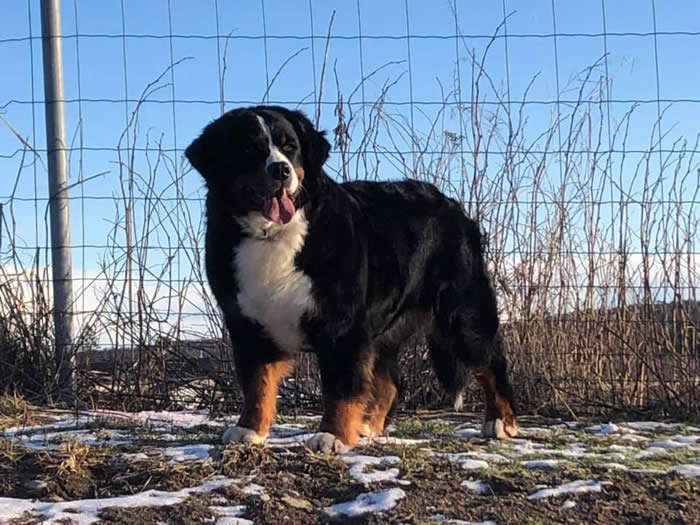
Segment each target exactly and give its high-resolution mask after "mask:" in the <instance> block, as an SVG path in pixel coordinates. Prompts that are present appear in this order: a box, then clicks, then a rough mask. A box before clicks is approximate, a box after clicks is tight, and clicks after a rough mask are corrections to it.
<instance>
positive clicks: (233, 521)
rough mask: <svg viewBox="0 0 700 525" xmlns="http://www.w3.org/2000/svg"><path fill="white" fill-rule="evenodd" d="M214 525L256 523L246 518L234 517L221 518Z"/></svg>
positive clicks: (252, 524) (249, 524)
mask: <svg viewBox="0 0 700 525" xmlns="http://www.w3.org/2000/svg"><path fill="white" fill-rule="evenodd" d="M214 525H254V522H252V521H250V520H247V519H245V518H236V517H234V516H221V517H220V518H218V519H217V520H216V521H215V522H214Z"/></svg>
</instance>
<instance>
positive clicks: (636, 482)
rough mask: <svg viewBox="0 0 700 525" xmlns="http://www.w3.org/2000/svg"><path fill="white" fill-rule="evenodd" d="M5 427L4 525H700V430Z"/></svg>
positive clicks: (155, 416) (301, 421)
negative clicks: (341, 440)
mask: <svg viewBox="0 0 700 525" xmlns="http://www.w3.org/2000/svg"><path fill="white" fill-rule="evenodd" d="M3 421H4V424H3V426H4V427H5V428H4V430H0V523H10V524H15V525H25V524H33V523H79V524H83V523H125V524H160V523H175V524H189V523H212V524H219V525H226V524H233V523H239V524H245V523H251V522H252V523H274V524H276V523H358V524H359V523H407V524H408V523H410V524H426V523H462V524H463V523H498V524H506V523H518V524H522V523H584V522H585V523H616V524H619V523H700V503H698V502H699V501H700V428H698V427H696V426H693V425H690V424H683V423H678V422H662V421H647V422H642V421H637V422H632V421H626V422H624V421H620V422H616V423H602V424H601V423H598V424H594V423H593V422H592V421H578V422H575V423H572V422H563V421H560V420H546V419H542V418H522V419H521V426H522V436H521V437H519V438H517V439H511V440H507V441H502V442H496V441H488V440H484V439H481V438H480V437H479V427H480V420H479V418H478V417H477V416H470V415H463V414H454V413H443V414H436V413H430V414H429V413H423V414H421V415H420V417H418V416H415V415H413V416H403V417H399V418H397V419H396V420H395V421H394V423H393V424H392V425H391V426H390V428H389V432H388V434H389V435H388V437H382V438H376V439H374V440H372V441H371V442H370V441H363V442H362V444H361V445H360V446H359V447H357V448H356V449H354V450H353V451H352V452H350V453H347V454H344V455H341V456H324V455H320V454H315V453H312V452H311V451H309V450H308V449H306V448H305V447H304V441H305V440H306V439H308V438H309V437H310V436H311V435H312V433H313V431H314V429H315V426H316V425H317V424H318V416H303V417H298V418H296V419H292V418H290V417H283V416H279V417H278V423H277V425H275V426H274V428H273V432H272V434H271V437H270V439H269V441H268V443H267V444H266V445H265V446H228V447H226V448H223V447H222V446H221V445H220V436H221V434H222V432H223V430H224V428H225V427H226V425H228V424H229V423H230V422H231V421H235V418H224V419H210V418H208V417H207V416H206V414H202V413H196V412H157V413H156V412H140V413H136V414H127V413H119V412H99V413H98V412H91V413H87V412H82V413H80V414H78V415H77V417H76V415H75V414H67V413H60V412H44V413H32V414H31V415H30V416H29V415H27V414H26V413H25V414H23V415H22V414H19V415H17V416H16V417H15V418H14V419H13V420H10V419H8V418H5V419H4V420H3V419H0V423H2V422H3Z"/></svg>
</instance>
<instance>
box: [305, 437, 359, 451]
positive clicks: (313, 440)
mask: <svg viewBox="0 0 700 525" xmlns="http://www.w3.org/2000/svg"><path fill="white" fill-rule="evenodd" d="M306 446H307V447H308V448H310V449H311V450H313V451H314V452H321V453H323V454H333V453H335V454H343V453H345V452H347V451H348V450H350V447H348V446H347V445H346V444H345V443H343V442H342V441H340V440H339V439H338V438H337V437H336V436H335V434H331V433H330V432H319V433H317V434H314V435H313V436H311V437H310V438H309V439H308V440H307V441H306Z"/></svg>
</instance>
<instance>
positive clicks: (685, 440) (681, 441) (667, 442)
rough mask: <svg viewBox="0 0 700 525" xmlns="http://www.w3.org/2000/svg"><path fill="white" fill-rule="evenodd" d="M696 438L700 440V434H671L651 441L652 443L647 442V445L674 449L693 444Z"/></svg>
mask: <svg viewBox="0 0 700 525" xmlns="http://www.w3.org/2000/svg"><path fill="white" fill-rule="evenodd" d="M698 440H700V436H673V437H670V438H668V439H664V440H661V441H653V442H652V443H649V446H650V447H657V448H665V449H675V448H682V447H687V446H690V445H694V444H695V443H696V442H697V441H698Z"/></svg>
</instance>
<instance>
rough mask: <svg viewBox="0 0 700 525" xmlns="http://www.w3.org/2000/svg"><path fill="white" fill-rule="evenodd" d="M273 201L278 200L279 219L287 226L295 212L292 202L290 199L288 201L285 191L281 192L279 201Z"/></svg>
mask: <svg viewBox="0 0 700 525" xmlns="http://www.w3.org/2000/svg"><path fill="white" fill-rule="evenodd" d="M275 200H278V201H279V203H280V206H279V210H280V219H281V220H282V222H283V223H284V224H287V223H288V222H289V221H291V220H292V217H294V212H295V211H296V208H295V207H294V203H293V202H292V199H290V198H289V196H288V195H287V190H283V191H282V196H281V197H280V198H279V199H275Z"/></svg>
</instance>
